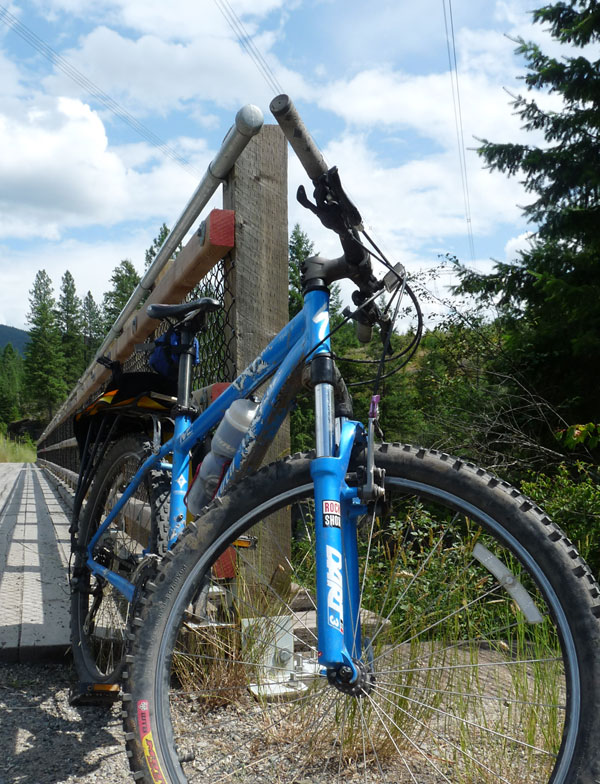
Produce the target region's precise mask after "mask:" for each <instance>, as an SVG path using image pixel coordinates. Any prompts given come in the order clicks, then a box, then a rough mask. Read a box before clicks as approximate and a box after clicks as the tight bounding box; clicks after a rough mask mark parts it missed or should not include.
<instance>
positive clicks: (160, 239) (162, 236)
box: [144, 223, 181, 269]
mask: <svg viewBox="0 0 600 784" xmlns="http://www.w3.org/2000/svg"><path fill="white" fill-rule="evenodd" d="M169 233H170V232H169V229H168V227H167V224H166V223H163V224H162V226H161V227H160V229H159V230H158V234H157V236H156V237H155V238H154V239H153V240H152V245H150V247H149V248H148V250H147V251H146V255H145V258H144V265H145V268H146V269H148V268H149V267H150V265H151V264H152V262H153V261H154V259H155V258H156V256H157V255H158V251H159V250H160V249H161V248H162V246H163V243H164V241H165V240H166V239H167V237H168V236H169ZM180 250H181V243H179V248H178V250H177V251H176V252H175V256H176V255H177V253H179V251H180Z"/></svg>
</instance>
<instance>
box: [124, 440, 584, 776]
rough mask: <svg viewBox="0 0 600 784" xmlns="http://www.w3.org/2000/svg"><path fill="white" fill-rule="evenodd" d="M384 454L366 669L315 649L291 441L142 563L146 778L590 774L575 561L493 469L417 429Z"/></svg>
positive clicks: (138, 692) (135, 730)
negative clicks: (324, 660)
mask: <svg viewBox="0 0 600 784" xmlns="http://www.w3.org/2000/svg"><path fill="white" fill-rule="evenodd" d="M376 462H377V465H378V466H380V467H382V468H384V469H385V471H386V503H385V506H384V507H378V508H377V509H374V510H372V512H371V513H369V514H368V515H366V516H365V518H364V519H363V520H362V521H359V527H358V539H359V543H358V547H359V565H360V576H359V585H360V587H361V628H362V640H361V649H362V660H361V663H360V667H361V668H362V671H363V673H364V677H363V680H362V683H363V686H362V688H360V689H358V690H357V693H348V692H347V691H344V690H342V689H340V688H338V687H337V686H336V685H335V684H333V683H330V681H329V680H328V678H327V677H326V674H325V673H324V672H323V671H322V670H321V668H320V667H319V663H318V646H317V639H316V607H315V588H314V575H315V563H314V549H313V540H314V515H313V509H314V502H313V486H312V482H311V479H310V472H309V464H310V461H309V459H308V458H307V457H305V456H295V457H293V458H290V459H288V460H286V461H284V462H281V463H277V464H274V465H272V466H268V467H266V468H264V469H262V470H261V471H259V472H258V473H257V474H255V475H254V476H252V477H249V478H247V479H246V480H244V481H243V482H241V483H240V484H239V485H238V486H236V487H234V488H232V490H231V491H230V492H229V493H228V494H227V495H226V496H225V497H224V498H223V499H221V500H219V501H217V502H216V503H214V504H213V505H212V506H211V507H210V508H209V510H208V511H207V512H206V514H205V515H204V516H203V517H202V518H201V520H199V521H198V524H197V525H192V526H191V527H189V528H188V531H187V532H186V534H184V536H183V537H182V538H181V540H180V542H179V543H178V544H177V546H176V548H175V549H174V551H173V553H172V554H170V555H169V556H168V557H167V559H166V560H165V562H164V564H163V565H162V566H161V569H160V572H159V574H158V577H157V579H156V581H155V582H153V583H151V584H149V585H148V591H147V593H146V596H145V599H144V600H143V601H142V603H141V605H140V609H141V612H140V616H139V617H137V618H136V619H135V620H134V627H135V630H136V636H135V640H134V641H133V643H132V644H131V646H130V649H129V653H130V656H129V657H128V661H129V662H130V664H129V667H128V670H129V672H128V677H127V682H126V691H127V692H128V693H127V694H126V695H125V701H124V706H125V714H124V715H125V720H124V723H125V730H126V733H127V743H128V750H129V754H130V760H131V765H132V770H133V771H134V773H135V777H136V779H137V780H138V781H144V782H148V784H152V783H154V784H155V783H156V782H158V781H160V782H169V783H170V784H175V783H176V782H177V783H178V784H179V783H180V782H186V781H189V782H195V781H198V782H200V781H201V782H217V781H222V780H225V781H230V780H232V781H240V782H271V781H288V782H315V784H317V783H320V782H327V783H328V784H329V782H340V784H341V782H353V781H356V782H365V783H366V782H372V783H373V784H376V783H377V784H385V783H388V782H389V783H390V784H391V783H392V782H393V783H394V784H398V783H399V782H407V783H408V782H411V783H412V784H438V783H439V784H442V782H452V784H454V783H456V784H458V783H460V784H476V783H477V784H481V783H482V782H483V783H485V784H492V782H493V784H498V782H504V783H505V784H543V783H544V782H552V784H592V782H596V781H598V780H599V778H598V777H599V771H600V767H599V762H598V760H599V753H598V744H597V738H598V737H599V736H600V657H599V654H598V643H599V639H600V625H599V621H598V619H597V616H598V614H599V608H600V602H599V599H598V596H599V592H598V587H597V585H596V583H595V581H594V580H593V578H592V576H591V574H590V572H589V569H588V568H587V566H586V565H585V564H584V563H583V562H582V560H581V559H580V558H579V556H578V555H577V553H576V552H575V550H574V548H573V547H572V545H571V544H570V542H569V541H568V540H567V539H566V538H565V536H564V535H563V534H562V532H561V531H560V530H559V529H558V528H557V527H556V526H555V525H554V524H552V523H551V522H550V520H549V519H548V518H547V517H545V516H544V515H543V513H542V512H541V511H540V510H539V509H537V508H536V507H535V506H533V504H532V503H531V502H530V501H529V500H527V499H526V498H524V497H523V496H521V495H520V494H519V493H518V492H517V491H516V490H514V489H513V488H511V487H509V486H508V485H507V484H505V483H502V482H500V481H499V480H498V479H496V478H495V477H493V476H491V475H490V474H488V473H486V472H485V471H483V470H480V469H477V468H475V467H474V466H472V465H470V464H467V463H464V462H462V461H459V460H455V459H453V458H450V457H448V456H447V455H443V454H440V453H437V452H433V451H426V450H418V449H415V448H413V447H408V446H404V447H402V446H392V445H383V446H381V447H379V448H378V449H377V452H376ZM355 468H356V465H354V469H355ZM348 481H349V482H351V481H352V475H350V476H349V479H348Z"/></svg>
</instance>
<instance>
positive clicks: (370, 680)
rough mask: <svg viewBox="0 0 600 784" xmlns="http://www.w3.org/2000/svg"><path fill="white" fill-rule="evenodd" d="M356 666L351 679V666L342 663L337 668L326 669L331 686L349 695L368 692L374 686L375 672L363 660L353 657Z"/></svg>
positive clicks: (364, 694) (359, 694)
mask: <svg viewBox="0 0 600 784" xmlns="http://www.w3.org/2000/svg"><path fill="white" fill-rule="evenodd" d="M352 661H353V664H354V666H355V667H356V673H357V674H356V676H355V678H354V680H352V676H353V672H352V667H349V666H348V665H346V664H342V666H341V667H339V668H338V669H337V670H333V669H332V670H328V671H327V680H328V681H329V683H330V684H331V685H332V686H335V688H336V689H337V690H338V691H341V692H342V693H343V694H349V695H350V696H351V697H364V696H366V695H367V694H370V693H371V691H372V690H373V687H374V686H375V673H374V672H373V670H372V669H371V668H370V667H367V665H366V664H365V663H364V662H361V661H358V660H357V659H353V660H352Z"/></svg>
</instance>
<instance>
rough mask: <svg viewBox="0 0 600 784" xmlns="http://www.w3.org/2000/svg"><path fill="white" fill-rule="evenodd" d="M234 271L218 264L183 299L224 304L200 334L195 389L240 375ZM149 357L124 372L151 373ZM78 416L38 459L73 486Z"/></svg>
mask: <svg viewBox="0 0 600 784" xmlns="http://www.w3.org/2000/svg"><path fill="white" fill-rule="evenodd" d="M233 270H234V262H233V261H232V260H231V259H228V260H221V261H219V262H218V263H217V264H216V265H215V266H214V267H213V268H212V270H210V272H209V273H208V274H207V275H205V277H204V278H202V280H201V281H200V283H199V284H198V285H197V286H195V287H194V288H193V289H192V290H191V291H190V292H189V293H188V295H187V296H186V297H185V300H184V301H186V302H189V301H190V300H193V299H199V298H200V297H212V298H213V299H216V300H218V301H219V302H220V303H221V309H220V310H218V311H217V312H215V313H211V314H208V316H207V319H206V329H205V330H204V331H203V332H202V334H200V335H198V343H199V358H200V361H199V363H198V365H196V366H195V368H194V376H193V388H194V389H198V388H200V387H203V386H206V385H208V384H212V383H213V382H215V381H233V379H234V378H235V377H236V375H237V368H236V362H235V351H234V345H235V339H236V334H235V325H234V323H233V319H232V317H231V314H232V311H233V308H234V306H235V294H234V291H233V287H232V285H231V280H232V277H233ZM166 328H167V325H166V324H165V323H162V324H160V325H159V326H158V327H157V329H156V331H155V332H154V334H153V335H151V336H150V337H149V340H154V339H155V338H156V337H158V336H159V335H160V334H161V333H162V332H164V331H165V329H166ZM148 357H149V354H148V353H146V352H141V351H140V352H135V353H134V354H132V355H131V356H130V357H129V358H128V359H127V360H126V361H125V362H123V371H124V372H125V373H134V372H139V371H147V372H151V369H150V366H149V365H148ZM157 377H158V376H157ZM108 384H109V381H106V382H105V383H104V384H103V385H102V387H101V388H100V389H99V390H96V391H95V392H94V394H93V395H91V396H90V398H88V400H87V401H86V402H85V403H84V405H83V406H82V407H80V408H85V407H86V406H87V405H89V404H90V403H92V401H93V400H94V399H95V398H97V397H99V396H100V395H101V394H102V392H103V391H106V388H107V385H108ZM76 414H77V412H76V411H75V412H73V413H72V414H71V415H70V416H68V417H67V418H66V419H65V420H63V421H62V422H61V423H60V424H58V425H57V426H56V427H55V428H54V429H53V430H52V431H51V432H50V433H48V434H47V435H46V437H45V438H43V440H41V441H40V442H39V444H38V459H39V460H40V461H42V462H43V464H45V465H46V466H47V467H48V468H51V469H53V470H54V471H56V472H57V473H58V474H59V475H60V476H61V479H63V480H64V481H66V482H67V483H68V484H69V485H71V486H74V485H75V484H76V482H77V475H78V473H79V450H78V445H77V441H76V439H75V437H74V435H73V433H74V427H73V425H74V419H75V416H76ZM57 469H58V470H57ZM60 469H62V470H60Z"/></svg>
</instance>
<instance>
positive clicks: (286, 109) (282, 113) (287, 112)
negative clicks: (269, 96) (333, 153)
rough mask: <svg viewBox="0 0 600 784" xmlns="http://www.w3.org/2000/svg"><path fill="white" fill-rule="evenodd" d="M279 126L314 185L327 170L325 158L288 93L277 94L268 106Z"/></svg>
mask: <svg viewBox="0 0 600 784" xmlns="http://www.w3.org/2000/svg"><path fill="white" fill-rule="evenodd" d="M269 108H270V109H271V112H272V113H273V115H274V117H275V119H276V120H277V122H278V123H279V125H280V126H281V130H282V131H283V133H284V134H285V137H286V139H287V140H288V142H289V143H290V144H291V145H292V148H293V150H294V152H295V153H296V155H297V156H298V158H299V160H300V163H301V164H302V166H304V170H305V171H306V173H307V174H308V176H309V177H310V179H311V180H312V181H313V183H314V184H315V185H316V181H317V180H318V179H319V177H320V176H321V175H323V174H326V172H327V164H326V163H325V158H323V155H322V153H321V151H320V150H319V148H318V147H317V145H316V144H315V142H314V140H313V138H312V136H311V135H310V133H309V132H308V131H307V129H306V126H305V125H304V123H303V122H302V118H301V117H300V115H299V114H298V111H297V109H296V107H295V106H294V103H293V101H292V99H291V98H290V97H289V95H285V93H284V94H282V95H278V96H277V97H276V98H273V100H272V101H271V104H270V106H269Z"/></svg>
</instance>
